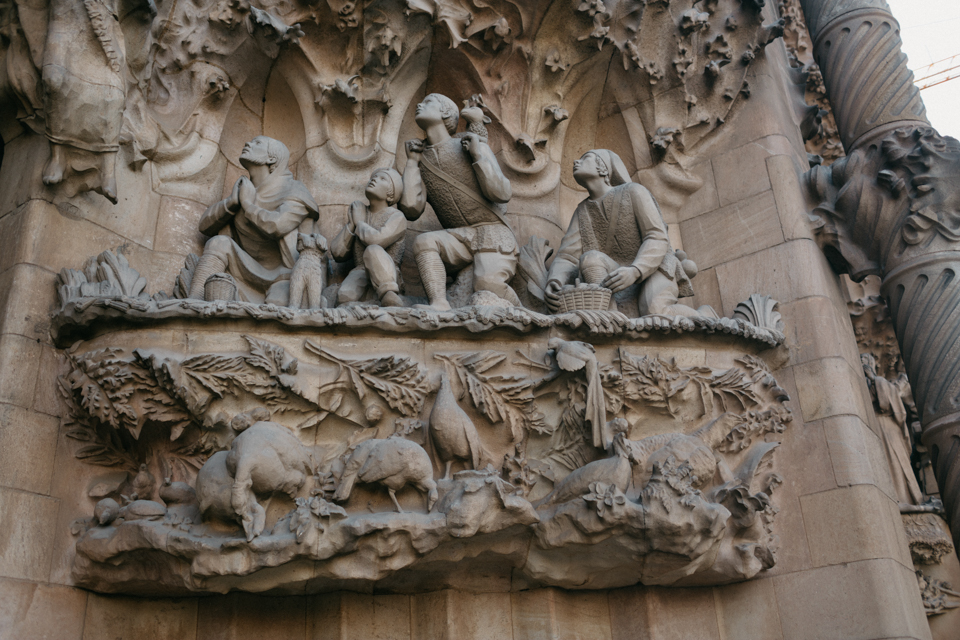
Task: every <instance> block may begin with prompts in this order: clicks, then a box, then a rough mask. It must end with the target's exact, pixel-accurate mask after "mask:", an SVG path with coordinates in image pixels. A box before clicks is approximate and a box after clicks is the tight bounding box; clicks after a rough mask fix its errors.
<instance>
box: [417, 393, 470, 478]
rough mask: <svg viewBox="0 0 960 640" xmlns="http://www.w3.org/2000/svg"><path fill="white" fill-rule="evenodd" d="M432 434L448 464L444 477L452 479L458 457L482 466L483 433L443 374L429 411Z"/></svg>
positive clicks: (440, 453) (438, 449)
mask: <svg viewBox="0 0 960 640" xmlns="http://www.w3.org/2000/svg"><path fill="white" fill-rule="evenodd" d="M429 428H430V438H431V440H432V441H433V446H434V448H436V450H437V456H438V457H439V458H440V462H441V463H443V464H444V465H445V470H444V473H443V479H444V480H449V479H450V469H451V468H452V467H453V463H454V462H456V461H458V460H466V461H467V462H469V463H470V464H472V465H473V469H479V468H480V457H481V455H482V453H483V448H482V446H481V444H480V435H479V434H478V433H477V427H476V426H474V424H473V421H472V420H471V419H470V416H468V415H467V413H466V412H465V411H464V410H463V409H461V408H460V405H459V404H457V399H456V397H455V396H454V395H453V389H451V387H450V378H449V377H448V376H446V375H442V376H441V378H440V390H439V391H437V398H436V400H435V401H434V403H433V410H432V411H431V412H430V426H429Z"/></svg>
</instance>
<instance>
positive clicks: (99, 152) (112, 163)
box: [42, 0, 157, 204]
mask: <svg viewBox="0 0 960 640" xmlns="http://www.w3.org/2000/svg"><path fill="white" fill-rule="evenodd" d="M120 4H122V3H118V2H110V1H107V2H104V1H100V0H97V1H92V0H88V1H80V0H54V1H53V2H51V3H50V11H49V18H48V20H49V22H48V26H47V37H46V47H45V49H44V52H43V66H42V82H43V85H42V86H43V97H44V104H43V110H44V112H45V115H46V121H45V133H46V136H47V138H48V139H49V140H50V159H49V160H48V161H47V163H46V166H45V167H44V169H43V182H44V183H45V184H48V185H56V184H59V183H60V182H63V180H64V177H65V174H67V173H68V172H76V173H84V172H89V173H92V174H93V176H94V177H92V178H91V179H88V180H86V181H85V183H86V184H85V186H86V188H87V189H92V190H94V191H97V192H98V193H100V194H101V195H103V196H104V197H105V198H107V199H108V200H110V201H111V202H113V203H114V204H116V203H117V179H116V161H117V153H118V151H119V150H120V131H121V127H122V124H123V111H124V101H125V98H126V77H125V75H124V71H125V68H126V66H127V63H126V59H125V57H126V47H125V45H124V35H123V31H122V29H121V27H120V21H119V19H118V14H119V13H120V9H121V7H120V6H119V5H120ZM124 9H125V11H124V13H126V12H128V11H131V10H133V11H136V10H137V9H138V8H137V7H132V8H131V7H124ZM139 9H140V10H141V11H142V12H143V13H144V14H146V17H147V19H148V20H152V19H153V17H154V16H156V14H157V8H156V6H154V3H153V2H152V0H147V1H146V2H143V3H142V6H141V7H139Z"/></svg>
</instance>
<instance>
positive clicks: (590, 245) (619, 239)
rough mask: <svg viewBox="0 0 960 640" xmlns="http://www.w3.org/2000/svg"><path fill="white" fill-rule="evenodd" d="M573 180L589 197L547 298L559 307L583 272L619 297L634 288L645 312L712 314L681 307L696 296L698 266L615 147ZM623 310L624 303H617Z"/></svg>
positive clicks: (587, 161) (577, 168) (588, 158)
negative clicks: (673, 238) (673, 240)
mask: <svg viewBox="0 0 960 640" xmlns="http://www.w3.org/2000/svg"><path fill="white" fill-rule="evenodd" d="M573 175H574V178H576V180H577V183H578V184H579V185H580V186H582V187H584V188H585V189H586V190H587V192H588V193H589V197H588V198H587V199H585V200H584V201H583V202H581V203H580V204H579V205H578V206H577V210H576V212H575V213H574V214H573V218H572V219H571V221H570V226H569V227H568V228H567V232H566V233H565V234H564V236H563V240H562V241H561V243H560V249H559V250H558V254H557V257H556V258H555V259H554V261H553V265H552V266H551V267H550V271H549V273H548V275H547V287H546V290H545V295H546V299H547V302H548V303H549V305H550V307H551V308H553V309H556V308H558V306H559V304H560V290H561V287H562V286H563V285H566V284H569V283H570V281H571V280H573V279H574V278H575V277H576V276H577V275H579V276H580V278H581V279H582V280H583V281H584V282H586V283H587V284H589V285H601V286H602V287H606V288H608V289H610V290H611V291H612V292H613V293H614V294H617V293H620V292H622V291H626V290H627V289H629V288H630V287H632V286H633V285H634V284H636V283H639V286H638V287H637V288H636V289H638V290H639V292H638V293H637V301H638V307H639V312H640V315H684V316H691V315H708V316H714V317H715V316H716V313H715V312H714V311H713V310H712V309H709V308H704V309H701V310H700V311H695V310H694V309H691V308H690V307H687V306H685V305H680V304H678V303H677V299H678V297H679V296H681V295H682V296H691V295H693V288H692V286H691V284H690V278H691V277H692V276H694V275H696V272H697V271H696V265H695V264H694V263H693V262H692V261H691V260H687V259H686V254H683V253H681V254H680V255H679V257H678V254H677V253H676V252H674V250H673V249H672V248H671V247H670V240H669V238H668V237H667V229H666V225H664V223H663V216H662V215H661V214H660V207H659V205H658V204H657V201H656V200H655V199H654V198H653V196H652V195H651V194H650V192H649V191H648V190H647V189H646V188H644V187H643V186H641V185H638V184H635V183H633V182H631V181H630V176H629V175H628V174H627V170H626V167H624V165H623V161H622V160H621V159H620V157H619V156H618V155H617V154H615V153H613V152H612V151H609V150H607V149H594V150H592V151H588V152H587V153H585V154H584V155H583V157H581V158H580V159H579V160H578V161H576V162H575V163H574V168H573ZM610 304H611V306H612V307H613V308H616V306H617V305H616V302H615V301H614V300H611V303H610Z"/></svg>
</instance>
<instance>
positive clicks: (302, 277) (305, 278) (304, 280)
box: [289, 233, 327, 309]
mask: <svg viewBox="0 0 960 640" xmlns="http://www.w3.org/2000/svg"><path fill="white" fill-rule="evenodd" d="M297 251H298V252H299V254H300V255H299V257H298V258H297V264H295V265H294V267H293V273H291V274H290V303H289V306H290V307H291V308H292V309H302V308H304V307H305V308H307V309H320V308H322V307H323V286H324V283H325V282H326V280H327V278H326V272H327V261H326V259H325V258H326V253H327V239H326V238H324V237H323V236H322V235H320V234H319V233H311V234H305V233H298V234H297Z"/></svg>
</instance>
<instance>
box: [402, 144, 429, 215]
mask: <svg viewBox="0 0 960 640" xmlns="http://www.w3.org/2000/svg"><path fill="white" fill-rule="evenodd" d="M406 149H407V164H406V166H405V167H404V169H403V194H402V195H401V196H400V202H398V203H397V206H398V207H399V208H400V211H402V212H403V215H405V216H406V217H407V220H416V219H417V218H419V217H420V216H421V215H422V214H423V211H424V209H426V208H427V190H426V189H425V188H424V186H423V179H422V178H421V177H420V156H421V155H422V154H423V140H408V141H407V144H406Z"/></svg>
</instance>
